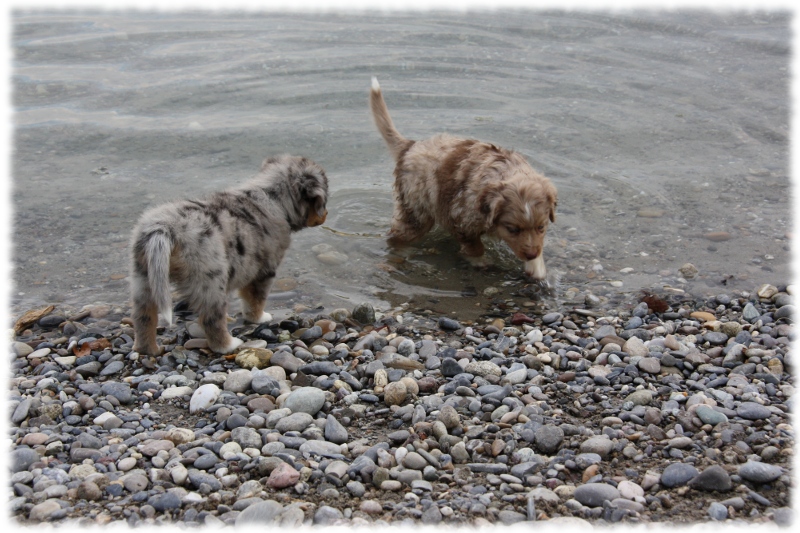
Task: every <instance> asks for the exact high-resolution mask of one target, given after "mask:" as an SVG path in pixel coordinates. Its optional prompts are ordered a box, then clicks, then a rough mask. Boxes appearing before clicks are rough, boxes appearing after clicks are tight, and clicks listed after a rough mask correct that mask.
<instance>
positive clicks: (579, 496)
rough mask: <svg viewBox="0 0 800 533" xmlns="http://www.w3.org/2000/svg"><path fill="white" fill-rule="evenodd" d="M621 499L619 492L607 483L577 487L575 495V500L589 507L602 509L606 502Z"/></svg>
mask: <svg viewBox="0 0 800 533" xmlns="http://www.w3.org/2000/svg"><path fill="white" fill-rule="evenodd" d="M619 497H620V495H619V491H618V490H617V489H616V488H614V487H612V486H611V485H608V484H606V483H586V484H585V485H580V486H578V487H576V488H575V493H574V494H573V498H575V499H576V500H578V501H579V502H581V503H582V504H583V505H585V506H587V507H601V506H602V505H603V503H604V502H607V501H611V500H613V499H615V498H619Z"/></svg>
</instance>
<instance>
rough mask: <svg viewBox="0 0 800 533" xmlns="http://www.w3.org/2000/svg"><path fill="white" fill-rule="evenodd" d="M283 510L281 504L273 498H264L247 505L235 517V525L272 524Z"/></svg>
mask: <svg viewBox="0 0 800 533" xmlns="http://www.w3.org/2000/svg"><path fill="white" fill-rule="evenodd" d="M281 512H283V506H282V505H281V504H280V503H278V502H276V501H275V500H265V501H262V502H258V503H254V504H252V505H249V506H247V508H246V509H245V510H244V511H242V512H241V513H239V516H237V517H236V522H235V524H236V526H242V525H249V524H252V525H265V524H272V523H273V522H275V521H276V519H277V518H278V517H279V516H280V514H281Z"/></svg>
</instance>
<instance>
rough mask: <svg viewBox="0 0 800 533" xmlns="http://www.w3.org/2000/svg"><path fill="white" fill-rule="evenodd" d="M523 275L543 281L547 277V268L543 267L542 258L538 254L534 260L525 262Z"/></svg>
mask: <svg viewBox="0 0 800 533" xmlns="http://www.w3.org/2000/svg"><path fill="white" fill-rule="evenodd" d="M525 273H526V274H527V275H529V276H530V277H532V278H533V279H535V280H539V281H543V280H544V279H545V278H546V277H547V268H545V266H544V257H542V255H541V254H539V257H537V258H536V259H531V260H530V261H526V262H525Z"/></svg>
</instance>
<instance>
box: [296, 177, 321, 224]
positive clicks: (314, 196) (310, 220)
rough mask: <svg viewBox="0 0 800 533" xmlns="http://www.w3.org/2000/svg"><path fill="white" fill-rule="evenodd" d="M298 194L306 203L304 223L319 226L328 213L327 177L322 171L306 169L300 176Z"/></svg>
mask: <svg viewBox="0 0 800 533" xmlns="http://www.w3.org/2000/svg"><path fill="white" fill-rule="evenodd" d="M300 194H301V196H302V197H303V200H305V201H306V202H307V203H308V216H307V221H306V225H307V226H309V227H313V226H319V225H320V224H322V223H323V222H325V218H326V217H327V215H328V211H327V209H326V207H325V206H326V204H327V203H328V178H327V177H326V176H325V174H324V173H322V172H320V173H315V172H309V171H306V172H304V173H303V175H302V176H301V177H300Z"/></svg>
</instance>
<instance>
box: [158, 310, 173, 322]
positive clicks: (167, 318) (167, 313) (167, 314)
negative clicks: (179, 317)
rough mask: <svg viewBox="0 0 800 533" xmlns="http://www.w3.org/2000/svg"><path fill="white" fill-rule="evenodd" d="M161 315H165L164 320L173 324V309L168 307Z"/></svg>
mask: <svg viewBox="0 0 800 533" xmlns="http://www.w3.org/2000/svg"><path fill="white" fill-rule="evenodd" d="M161 315H162V316H163V317H164V320H165V321H166V322H167V324H169V325H170V326H171V325H172V309H168V310H166V311H162V312H161Z"/></svg>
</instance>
